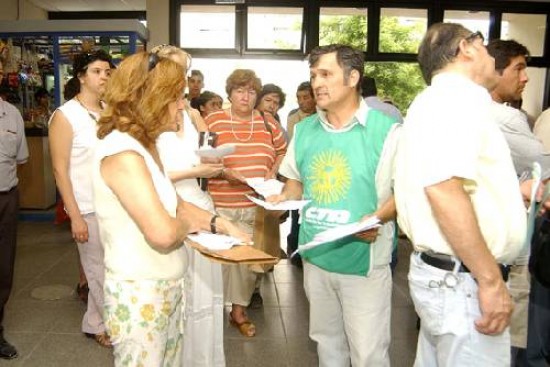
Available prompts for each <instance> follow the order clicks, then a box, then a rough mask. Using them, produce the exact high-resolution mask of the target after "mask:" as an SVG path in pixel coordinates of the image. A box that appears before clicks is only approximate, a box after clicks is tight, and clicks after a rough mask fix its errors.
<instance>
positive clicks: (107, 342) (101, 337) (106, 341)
mask: <svg viewBox="0 0 550 367" xmlns="http://www.w3.org/2000/svg"><path fill="white" fill-rule="evenodd" d="M84 335H86V337H87V338H90V339H94V340H95V341H96V343H97V344H99V345H101V346H102V347H105V348H112V347H113V344H112V343H111V338H110V337H109V335H108V334H107V333H101V334H91V333H84Z"/></svg>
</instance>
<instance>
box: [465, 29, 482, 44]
mask: <svg viewBox="0 0 550 367" xmlns="http://www.w3.org/2000/svg"><path fill="white" fill-rule="evenodd" d="M478 38H479V39H481V42H485V37H483V33H481V32H480V31H477V32H474V33H472V34H470V35H469V36H468V37H466V38H464V40H465V41H466V42H473V41H474V40H476V39H478Z"/></svg>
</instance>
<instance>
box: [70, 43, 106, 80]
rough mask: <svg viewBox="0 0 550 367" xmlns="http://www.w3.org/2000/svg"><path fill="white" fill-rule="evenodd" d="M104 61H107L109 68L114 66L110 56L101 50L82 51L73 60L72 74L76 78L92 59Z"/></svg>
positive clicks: (82, 72) (83, 71) (84, 70)
mask: <svg viewBox="0 0 550 367" xmlns="http://www.w3.org/2000/svg"><path fill="white" fill-rule="evenodd" d="M98 60H100V61H105V62H108V63H109V66H110V67H111V68H114V65H113V60H112V59H111V56H109V54H108V53H107V52H105V51H103V50H97V51H93V52H83V53H80V54H78V55H76V56H75V58H74V61H73V76H74V77H76V78H78V77H79V76H81V75H82V74H84V73H85V72H86V69H88V65H90V64H91V63H92V62H94V61H98Z"/></svg>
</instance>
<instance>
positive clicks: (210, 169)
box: [195, 163, 223, 178]
mask: <svg viewBox="0 0 550 367" xmlns="http://www.w3.org/2000/svg"><path fill="white" fill-rule="evenodd" d="M195 169H196V171H197V177H203V178H211V177H217V176H219V175H221V173H222V170H223V164H222V163H201V164H199V165H198V166H195Z"/></svg>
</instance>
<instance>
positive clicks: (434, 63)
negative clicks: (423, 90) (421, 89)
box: [418, 23, 472, 85]
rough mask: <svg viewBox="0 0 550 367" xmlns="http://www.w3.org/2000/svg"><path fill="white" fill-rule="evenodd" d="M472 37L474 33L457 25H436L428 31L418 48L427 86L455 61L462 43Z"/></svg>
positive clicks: (419, 61) (419, 60)
mask: <svg viewBox="0 0 550 367" xmlns="http://www.w3.org/2000/svg"><path fill="white" fill-rule="evenodd" d="M470 35H472V31H470V30H468V29H467V28H465V27H464V26H463V25H461V24H457V23H435V24H433V25H432V26H431V27H430V28H429V29H428V31H427V32H426V35H424V38H423V39H422V42H421V43H420V47H419V48H418V63H419V64H420V70H421V71H422V77H423V78H424V81H425V82H426V84H428V85H430V84H431V82H432V77H433V76H434V74H435V73H437V72H438V71H439V70H441V69H443V68H444V67H445V66H447V65H448V64H449V63H450V62H452V61H453V60H454V59H455V57H456V56H457V49H458V46H459V44H460V41H461V40H462V39H464V38H467V37H468V36H470Z"/></svg>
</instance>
